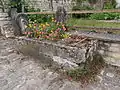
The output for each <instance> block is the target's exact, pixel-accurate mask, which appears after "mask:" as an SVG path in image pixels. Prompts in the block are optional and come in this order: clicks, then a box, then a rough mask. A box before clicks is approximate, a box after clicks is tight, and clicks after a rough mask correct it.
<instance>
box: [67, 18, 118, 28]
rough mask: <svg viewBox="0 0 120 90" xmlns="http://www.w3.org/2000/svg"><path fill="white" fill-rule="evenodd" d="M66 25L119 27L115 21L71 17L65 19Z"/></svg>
mask: <svg viewBox="0 0 120 90" xmlns="http://www.w3.org/2000/svg"><path fill="white" fill-rule="evenodd" d="M67 25H68V26H91V27H92V26H94V27H109V28H120V23H115V22H103V21H97V20H82V19H75V18H71V19H69V20H68V21H67Z"/></svg>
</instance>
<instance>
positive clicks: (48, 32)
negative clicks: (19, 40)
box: [24, 18, 69, 40]
mask: <svg viewBox="0 0 120 90" xmlns="http://www.w3.org/2000/svg"><path fill="white" fill-rule="evenodd" d="M66 31H67V28H66V26H65V24H63V23H57V22H56V21H55V19H54V18H52V22H50V23H47V22H46V23H40V24H36V23H34V22H32V23H30V24H29V25H28V26H27V29H26V32H25V33H24V34H25V35H26V36H27V37H29V38H32V37H35V38H40V39H47V40H58V39H62V38H66V37H68V36H69V35H67V34H65V32H66Z"/></svg>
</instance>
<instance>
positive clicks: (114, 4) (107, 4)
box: [104, 0, 116, 9]
mask: <svg viewBox="0 0 120 90" xmlns="http://www.w3.org/2000/svg"><path fill="white" fill-rule="evenodd" d="M115 6H116V1H115V0H112V2H108V3H106V4H105V5H104V9H114V8H115Z"/></svg>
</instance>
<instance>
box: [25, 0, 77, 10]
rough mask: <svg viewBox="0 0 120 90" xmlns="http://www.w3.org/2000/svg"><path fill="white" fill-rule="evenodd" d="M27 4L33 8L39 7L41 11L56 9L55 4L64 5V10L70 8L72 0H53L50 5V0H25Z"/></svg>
mask: <svg viewBox="0 0 120 90" xmlns="http://www.w3.org/2000/svg"><path fill="white" fill-rule="evenodd" d="M26 2H28V3H27V4H28V5H30V6H31V7H34V8H39V9H41V11H51V10H52V8H53V11H56V10H57V6H64V7H65V9H66V10H71V9H72V6H73V4H75V3H74V2H72V0H53V3H52V6H51V2H50V0H27V1H26Z"/></svg>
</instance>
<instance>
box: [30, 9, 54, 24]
mask: <svg viewBox="0 0 120 90" xmlns="http://www.w3.org/2000/svg"><path fill="white" fill-rule="evenodd" d="M40 11H41V10H40V9H34V8H29V9H28V12H40ZM51 17H52V15H43V14H32V15H28V18H29V20H30V21H32V22H35V23H45V22H50V21H51Z"/></svg>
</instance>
